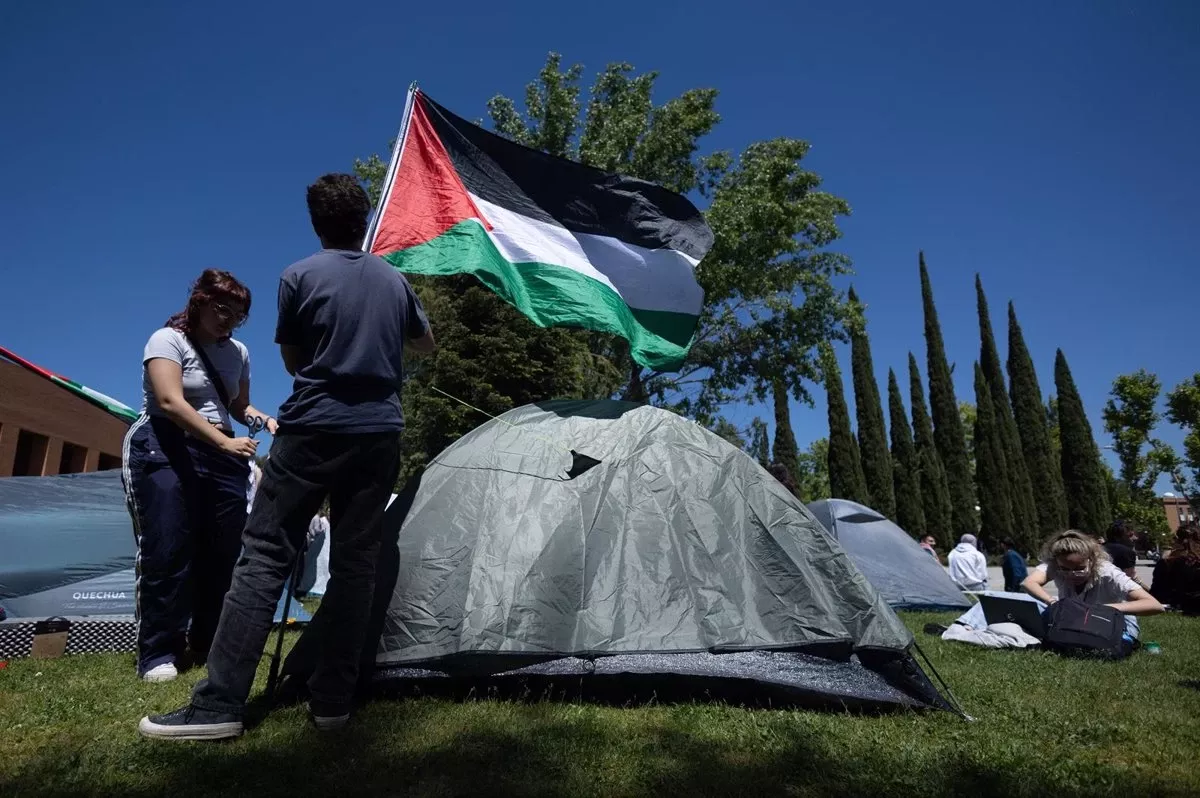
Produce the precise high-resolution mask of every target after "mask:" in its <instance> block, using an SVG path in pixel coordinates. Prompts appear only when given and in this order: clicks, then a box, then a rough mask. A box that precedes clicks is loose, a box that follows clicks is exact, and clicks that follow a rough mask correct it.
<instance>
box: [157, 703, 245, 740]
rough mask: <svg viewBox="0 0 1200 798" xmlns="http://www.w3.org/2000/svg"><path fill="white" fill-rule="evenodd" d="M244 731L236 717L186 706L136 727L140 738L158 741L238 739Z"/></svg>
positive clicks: (239, 719) (240, 720) (226, 713)
mask: <svg viewBox="0 0 1200 798" xmlns="http://www.w3.org/2000/svg"><path fill="white" fill-rule="evenodd" d="M244 730H245V727H244V726H243V725H242V719H241V718H239V717H238V716H237V715H232V714H230V713H228V712H212V711H210V710H207V709H200V708H199V707H194V706H191V705H190V704H189V705H188V706H186V707H181V708H179V709H177V710H175V711H174V712H168V713H167V714H165V715H151V716H150V717H148V718H142V722H141V723H139V724H138V731H139V732H140V733H141V735H142V736H143V737H154V738H158V739H162V740H225V739H228V738H230V737H240V736H241V734H242V732H243V731H244Z"/></svg>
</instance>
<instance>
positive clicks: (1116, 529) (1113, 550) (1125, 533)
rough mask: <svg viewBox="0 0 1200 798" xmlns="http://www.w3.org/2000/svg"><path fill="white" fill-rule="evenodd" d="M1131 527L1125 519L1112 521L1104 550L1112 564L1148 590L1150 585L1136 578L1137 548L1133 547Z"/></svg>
mask: <svg viewBox="0 0 1200 798" xmlns="http://www.w3.org/2000/svg"><path fill="white" fill-rule="evenodd" d="M1133 538H1134V531H1133V527H1132V526H1130V525H1129V523H1128V522H1126V521H1113V523H1112V526H1110V527H1109V528H1108V535H1107V537H1106V539H1105V542H1104V550H1105V551H1106V552H1108V558H1109V559H1110V560H1112V564H1113V565H1115V566H1117V568H1119V569H1121V570H1122V571H1124V572H1125V575H1126V576H1128V577H1129V578H1130V579H1132V580H1133V581H1135V582H1137V583H1138V587H1141V588H1142V589H1143V590H1149V589H1150V586H1149V585H1147V584H1145V583H1143V582H1142V580H1140V579H1138V575H1137V550H1136V549H1134V548H1133Z"/></svg>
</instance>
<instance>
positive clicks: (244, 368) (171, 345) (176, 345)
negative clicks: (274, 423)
mask: <svg viewBox="0 0 1200 798" xmlns="http://www.w3.org/2000/svg"><path fill="white" fill-rule="evenodd" d="M204 353H205V354H207V355H208V359H209V360H211V361H212V364H213V368H215V369H216V370H217V373H219V374H220V375H221V382H222V383H224V384H225V393H226V394H227V395H228V396H229V401H230V402H232V401H234V400H235V399H237V397H238V394H240V393H241V389H242V380H249V379H250V352H249V351H248V350H247V349H246V347H245V345H244V344H242V342H241V341H237V340H234V339H233V338H230V339H229V340H227V341H218V342H217V343H215V344H205V345H204ZM154 358H163V359H165V360H170V361H171V362H172V363H178V364H179V367H180V368H181V369H182V370H183V398H184V400H185V401H186V402H187V403H188V404H189V405H191V406H192V407H194V408H195V409H196V412H197V413H199V414H200V415H202V416H204V417H205V418H206V419H208V420H209V421H213V422H217V423H220V424H222V425H224V426H225V427H227V428H228V429H233V423H232V422H231V421H230V420H229V413H228V412H226V410H225V408H224V406H223V405H222V404H221V396H220V394H218V393H217V389H216V388H215V387H214V386H213V384H212V382H211V381H210V380H209V379H208V371H207V370H206V369H205V368H204V361H203V360H201V359H200V356H199V355H198V354H196V350H195V349H194V348H193V347H192V343H191V341H189V340H188V338H187V336H186V335H184V334H183V333H181V332H179V330H176V329H172V328H171V327H163V328H162V329H160V330H155V332H154V334H153V335H151V336H150V340H149V341H147V342H146V350H145V353H144V355H143V356H142V412H143V413H146V414H148V415H151V416H162V415H163V412H162V410H161V409H160V408H159V406H158V401H157V400H156V399H155V398H154V388H153V386H151V384H150V372H149V369H147V368H146V364H147V363H149V362H150V361H151V360H152V359H154Z"/></svg>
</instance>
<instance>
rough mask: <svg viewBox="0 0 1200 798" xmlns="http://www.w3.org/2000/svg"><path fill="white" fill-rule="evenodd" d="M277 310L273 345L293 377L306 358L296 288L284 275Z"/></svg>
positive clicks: (304, 363) (303, 365) (305, 363)
mask: <svg viewBox="0 0 1200 798" xmlns="http://www.w3.org/2000/svg"><path fill="white" fill-rule="evenodd" d="M278 308H279V316H278V318H277V319H276V321H275V343H277V344H279V355H280V357H282V358H283V367H284V369H286V370H287V373H288V374H290V375H291V376H293V377H295V376H296V372H298V371H300V369H302V368H304V367H305V366H307V365H308V358H306V357H305V356H304V347H303V346H302V345H301V344H302V342H303V340H304V338H303V336H302V335H301V331H300V320H299V319H298V318H297V317H296V286H294V285H293V284H292V282H291V280H289V279H288V276H287V275H286V274H285V275H284V276H283V277H280V278H279V302H278ZM272 434H274V433H272Z"/></svg>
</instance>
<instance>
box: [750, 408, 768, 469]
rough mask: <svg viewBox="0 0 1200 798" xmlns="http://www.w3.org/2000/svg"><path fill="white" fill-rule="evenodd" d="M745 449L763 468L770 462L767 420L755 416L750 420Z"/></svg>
mask: <svg viewBox="0 0 1200 798" xmlns="http://www.w3.org/2000/svg"><path fill="white" fill-rule="evenodd" d="M746 451H748V452H749V453H750V456H751V457H753V458H754V459H755V460H757V461H758V464H759V465H760V466H762V467H763V468H766V467H767V466H769V465H770V464H771V441H770V437H769V433H768V431H767V422H765V421H763V420H762V419H761V418H758V417H757V416H756V417H755V419H754V420H753V421H751V422H750V446H749V448H748V449H747V450H746Z"/></svg>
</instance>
